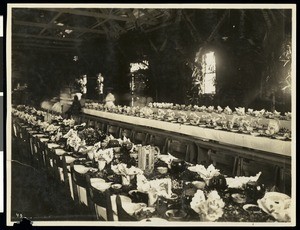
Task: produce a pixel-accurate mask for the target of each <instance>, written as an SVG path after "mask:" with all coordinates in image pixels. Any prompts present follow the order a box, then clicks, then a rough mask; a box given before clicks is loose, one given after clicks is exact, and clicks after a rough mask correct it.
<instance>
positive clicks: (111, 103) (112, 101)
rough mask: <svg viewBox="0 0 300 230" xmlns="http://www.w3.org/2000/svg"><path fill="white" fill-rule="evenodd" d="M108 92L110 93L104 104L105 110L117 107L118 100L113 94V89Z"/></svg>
mask: <svg viewBox="0 0 300 230" xmlns="http://www.w3.org/2000/svg"><path fill="white" fill-rule="evenodd" d="M107 92H108V94H107V95H106V97H105V99H104V102H105V105H104V107H105V108H113V107H114V106H115V100H116V99H115V96H114V95H113V94H112V89H111V88H108V89H107Z"/></svg>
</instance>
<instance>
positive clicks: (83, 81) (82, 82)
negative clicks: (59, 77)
mask: <svg viewBox="0 0 300 230" xmlns="http://www.w3.org/2000/svg"><path fill="white" fill-rule="evenodd" d="M75 82H76V83H77V84H78V86H79V89H80V92H81V93H82V94H86V93H87V86H86V85H87V75H85V74H84V75H81V76H80V78H77V79H75Z"/></svg>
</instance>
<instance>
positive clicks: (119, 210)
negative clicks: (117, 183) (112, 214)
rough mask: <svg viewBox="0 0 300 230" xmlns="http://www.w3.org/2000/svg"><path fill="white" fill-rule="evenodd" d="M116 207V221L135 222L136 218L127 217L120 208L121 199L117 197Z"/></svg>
mask: <svg viewBox="0 0 300 230" xmlns="http://www.w3.org/2000/svg"><path fill="white" fill-rule="evenodd" d="M116 205H117V212H118V219H119V221H137V219H136V218H134V217H133V216H131V215H129V214H128V213H127V212H126V211H125V210H124V209H123V207H122V201H121V197H120V196H119V195H117V197H116Z"/></svg>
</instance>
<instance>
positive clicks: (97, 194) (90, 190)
mask: <svg viewBox="0 0 300 230" xmlns="http://www.w3.org/2000/svg"><path fill="white" fill-rule="evenodd" d="M86 182H87V196H88V199H89V200H90V202H89V203H90V205H89V206H90V208H91V210H92V211H94V212H95V214H96V215H97V216H98V212H97V207H96V205H98V206H100V207H103V208H105V209H106V217H107V220H108V221H113V220H114V218H113V210H112V204H111V198H110V197H111V194H110V191H109V189H106V190H105V191H104V192H102V191H100V190H98V189H96V188H94V187H93V186H92V185H91V178H90V176H89V175H86ZM92 204H94V206H93V205H92ZM99 218H100V217H99Z"/></svg>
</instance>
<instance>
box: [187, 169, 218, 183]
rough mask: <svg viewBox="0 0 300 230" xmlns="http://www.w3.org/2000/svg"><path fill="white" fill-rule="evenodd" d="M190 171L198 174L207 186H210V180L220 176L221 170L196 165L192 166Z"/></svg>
mask: <svg viewBox="0 0 300 230" xmlns="http://www.w3.org/2000/svg"><path fill="white" fill-rule="evenodd" d="M188 169H189V170H190V171H192V172H196V173H198V174H199V176H200V177H201V178H202V179H203V180H204V181H205V183H206V185H209V180H211V179H212V178H213V177H216V176H219V175H220V170H219V169H216V168H215V166H214V165H212V164H211V165H209V166H208V167H207V168H205V166H203V165H198V164H197V165H195V166H190V167H188Z"/></svg>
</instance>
